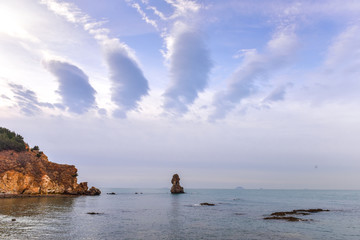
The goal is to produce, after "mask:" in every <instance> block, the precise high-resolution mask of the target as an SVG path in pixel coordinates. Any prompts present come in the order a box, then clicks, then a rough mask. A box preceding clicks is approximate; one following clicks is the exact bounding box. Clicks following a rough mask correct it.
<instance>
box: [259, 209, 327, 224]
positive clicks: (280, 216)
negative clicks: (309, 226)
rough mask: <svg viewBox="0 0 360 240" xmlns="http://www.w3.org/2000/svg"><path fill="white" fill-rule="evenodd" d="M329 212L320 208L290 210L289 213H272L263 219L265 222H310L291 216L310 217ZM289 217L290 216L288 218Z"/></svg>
mask: <svg viewBox="0 0 360 240" xmlns="http://www.w3.org/2000/svg"><path fill="white" fill-rule="evenodd" d="M328 211H330V210H328V209H321V208H315V209H297V210H292V211H290V212H273V213H271V214H270V216H269V217H265V218H264V219H265V220H286V221H290V222H300V221H312V219H302V218H298V217H294V216H291V215H302V216H306V215H310V214H311V213H318V212H328ZM289 215H290V216H289Z"/></svg>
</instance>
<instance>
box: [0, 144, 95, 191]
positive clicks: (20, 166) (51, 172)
mask: <svg viewBox="0 0 360 240" xmlns="http://www.w3.org/2000/svg"><path fill="white" fill-rule="evenodd" d="M0 193H5V194H72V195H99V194H100V193H101V192H100V190H99V189H97V188H94V187H92V188H90V189H88V186H87V183H86V182H83V183H80V184H78V183H77V169H76V168H75V166H73V165H65V164H57V163H53V162H50V161H49V160H48V158H47V156H46V155H45V154H43V153H42V152H39V151H34V150H33V151H31V150H30V149H29V148H28V147H27V149H26V150H25V151H20V152H17V151H14V150H4V151H0Z"/></svg>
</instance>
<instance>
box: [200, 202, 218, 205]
mask: <svg viewBox="0 0 360 240" xmlns="http://www.w3.org/2000/svg"><path fill="white" fill-rule="evenodd" d="M200 206H215V204H214V203H207V202H203V203H200Z"/></svg>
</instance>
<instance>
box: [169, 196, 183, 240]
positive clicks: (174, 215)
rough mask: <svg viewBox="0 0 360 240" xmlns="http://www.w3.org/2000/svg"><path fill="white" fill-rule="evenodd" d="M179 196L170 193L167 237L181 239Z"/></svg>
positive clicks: (181, 217) (181, 225) (181, 215)
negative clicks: (168, 231)
mask: <svg viewBox="0 0 360 240" xmlns="http://www.w3.org/2000/svg"><path fill="white" fill-rule="evenodd" d="M180 198H181V196H180V195H172V197H171V209H170V213H169V224H170V233H169V234H170V236H169V239H182V237H183V235H182V232H183V222H184V219H183V214H182V213H181V199H180Z"/></svg>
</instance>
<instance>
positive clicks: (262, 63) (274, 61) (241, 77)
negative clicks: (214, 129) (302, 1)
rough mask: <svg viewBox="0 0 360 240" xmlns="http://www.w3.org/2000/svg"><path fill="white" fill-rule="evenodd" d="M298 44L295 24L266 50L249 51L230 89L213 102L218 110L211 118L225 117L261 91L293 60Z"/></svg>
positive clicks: (275, 38) (216, 97)
mask: <svg viewBox="0 0 360 240" xmlns="http://www.w3.org/2000/svg"><path fill="white" fill-rule="evenodd" d="M297 47H298V39H297V36H296V34H295V32H294V26H287V27H285V28H280V29H279V30H278V31H277V32H276V33H275V34H274V35H273V37H272V39H271V40H270V41H269V42H268V43H267V45H266V49H265V52H264V53H262V54H260V53H258V52H256V51H254V50H253V51H247V52H245V53H244V58H243V62H242V64H241V65H240V67H239V68H238V69H237V70H236V71H235V72H234V73H233V75H232V76H231V77H230V79H229V81H228V86H227V88H226V90H222V91H219V92H218V93H217V94H216V96H215V98H214V102H213V103H214V107H215V111H214V112H213V114H211V115H210V120H216V119H219V118H224V117H225V116H226V115H227V113H228V112H229V111H231V110H232V109H233V108H235V107H236V105H237V104H239V103H240V102H241V101H242V100H244V99H246V98H248V97H250V96H252V95H253V94H255V93H257V92H258V90H259V88H261V84H262V83H263V82H266V81H267V80H268V79H269V77H270V75H271V74H272V73H273V72H275V71H277V70H279V69H281V68H283V67H285V66H287V65H288V63H289V62H291V60H292V58H293V57H294V54H295V52H296V49H297Z"/></svg>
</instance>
